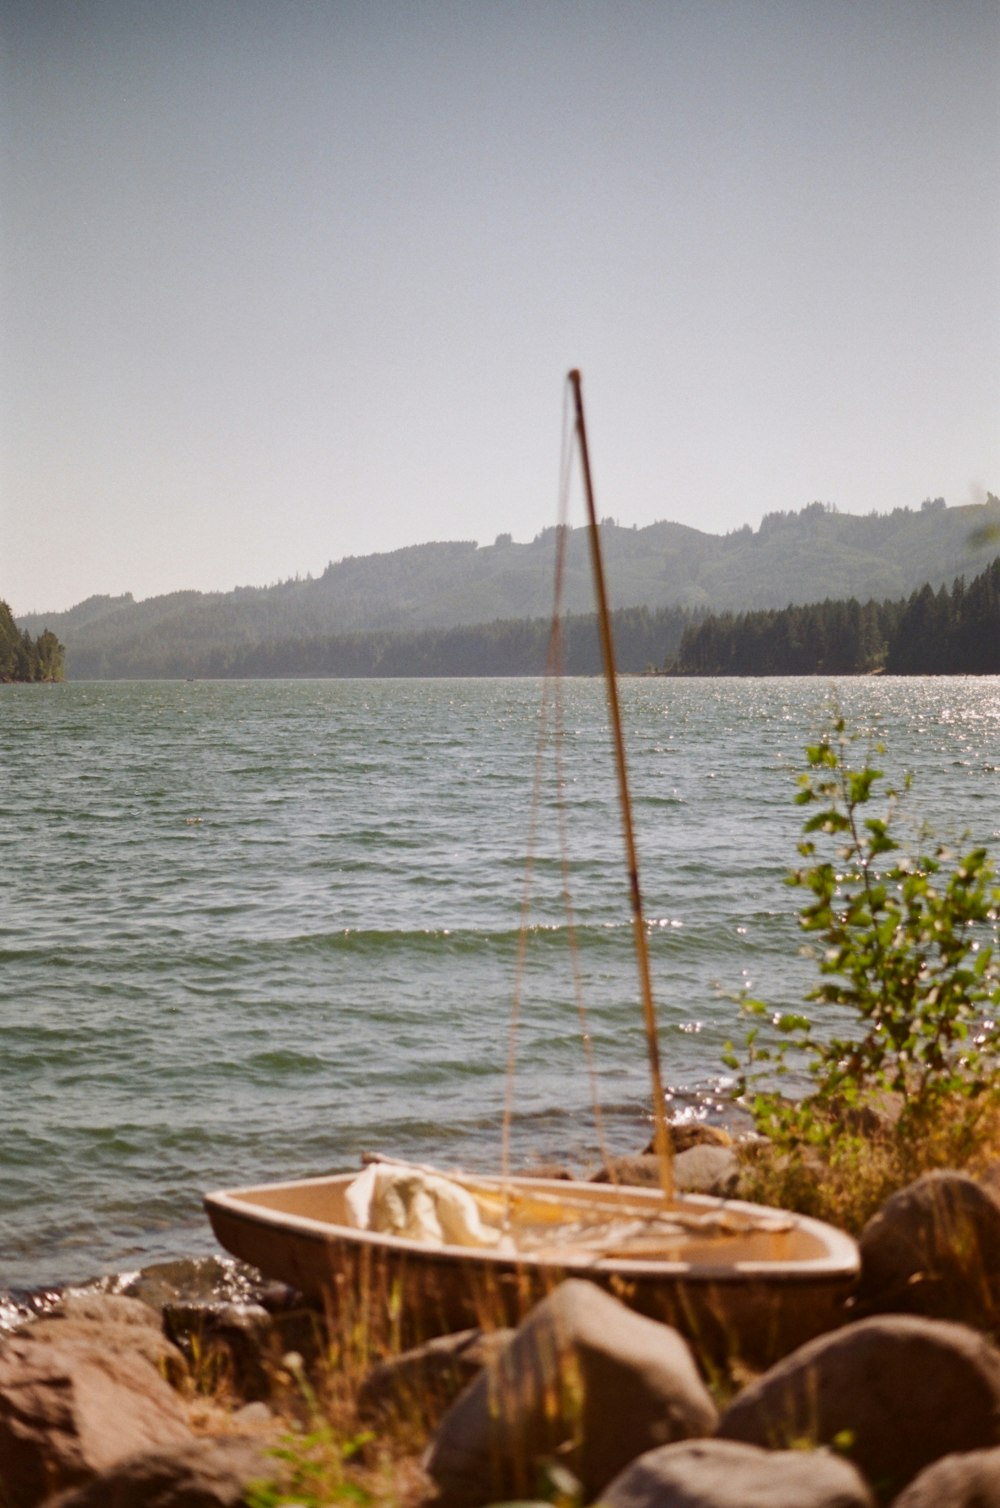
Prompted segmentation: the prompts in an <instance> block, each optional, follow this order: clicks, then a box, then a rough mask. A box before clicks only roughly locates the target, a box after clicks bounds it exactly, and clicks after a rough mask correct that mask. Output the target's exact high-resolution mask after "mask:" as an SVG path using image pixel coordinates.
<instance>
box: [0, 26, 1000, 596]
mask: <svg viewBox="0 0 1000 1508" xmlns="http://www.w3.org/2000/svg"><path fill="white" fill-rule="evenodd" d="M0 45H2V54H3V74H2V77H0V136H2V148H0V152H2V159H0V173H2V176H0V220H2V237H3V240H2V302H3V309H2V313H3V334H2V349H3V363H2V371H0V381H2V386H0V420H2V461H0V465H2V471H0V484H2V504H0V507H2V513H0V597H5V598H7V599H8V600H9V602H10V604H11V606H12V607H13V609H14V612H15V614H16V613H18V612H27V611H30V610H36V609H37V610H44V609H59V608H65V607H68V606H70V605H72V604H73V603H76V602H78V601H80V600H82V599H83V598H85V597H87V596H89V595H91V594H92V593H96V592H110V593H119V592H124V591H131V592H133V593H134V594H135V596H136V597H147V596H150V595H153V594H156V593H160V592H166V591H171V590H174V589H177V588H181V587H197V588H201V589H204V590H208V589H213V588H215V589H227V590H228V589H229V588H231V587H233V586H235V585H265V584H267V583H270V582H273V581H276V580H279V579H283V578H285V577H288V576H293V575H295V574H297V573H301V574H302V575H305V574H307V573H308V572H312V573H313V574H318V573H319V572H320V571H322V570H323V568H324V567H325V566H326V564H327V562H328V561H330V560H336V559H340V558H341V557H342V556H344V555H360V554H368V553H370V552H372V551H379V550H389V549H394V548H397V547H398V546H401V545H406V544H414V543H420V542H423V541H426V540H432V539H476V540H478V541H479V542H480V543H492V541H493V539H494V537H495V536H496V534H498V533H499V532H501V531H509V532H511V533H513V535H514V538H515V539H530V538H532V537H533V536H534V535H535V534H536V533H537V532H538V531H539V530H540V529H542V528H544V527H546V526H547V525H549V524H551V523H553V522H554V521H555V517H556V488H557V481H558V467H559V446H560V438H561V417H562V403H563V379H564V376H565V373H566V370H567V369H568V368H569V367H570V366H579V367H581V368H582V370H583V374H584V384H585V393H586V398H587V404H588V414H589V420H590V427H591V445H592V453H593V464H594V471H595V480H596V483H597V489H598V503H599V507H600V511H601V512H602V514H611V515H613V516H614V517H616V518H617V519H618V520H619V521H620V522H622V523H627V524H632V523H637V524H640V525H642V524H646V523H650V522H652V521H653V520H655V519H660V518H670V519H678V520H681V521H682V522H685V523H690V524H693V525H696V526H697V527H699V528H703V529H707V530H710V531H712V532H715V533H722V532H725V531H726V530H727V529H732V528H736V527H738V526H740V525H741V524H744V523H751V524H753V525H755V526H756V524H757V523H758V522H759V521H760V518H761V516H762V515H763V514H764V513H766V512H769V511H773V510H775V509H794V508H800V507H802V506H804V505H805V504H806V503H809V502H811V501H813V500H815V499H821V500H823V501H826V502H832V503H835V504H836V505H837V506H838V507H839V508H841V509H842V510H843V511H845V512H855V513H865V512H868V511H870V510H871V509H878V510H879V511H886V510H889V509H892V508H894V507H897V506H911V507H916V506H919V504H920V502H921V501H922V500H923V499H924V498H925V497H928V496H938V495H943V496H944V497H945V498H946V499H947V501H948V502H949V503H951V504H956V503H967V502H973V501H981V500H982V498H983V496H984V493H985V490H986V489H989V490H991V491H995V492H996V491H1000V3H998V0H929V3H924V0H357V3H355V0H0Z"/></svg>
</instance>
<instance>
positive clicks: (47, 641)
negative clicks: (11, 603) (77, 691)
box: [0, 601, 65, 684]
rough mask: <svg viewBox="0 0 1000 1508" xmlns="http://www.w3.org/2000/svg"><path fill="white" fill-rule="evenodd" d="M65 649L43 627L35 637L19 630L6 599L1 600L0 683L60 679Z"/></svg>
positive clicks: (62, 674) (52, 634) (62, 676)
mask: <svg viewBox="0 0 1000 1508" xmlns="http://www.w3.org/2000/svg"><path fill="white" fill-rule="evenodd" d="M64 656H65V650H64V648H63V646H62V645H61V644H60V643H59V640H58V639H57V638H56V636H55V634H54V633H52V632H51V631H50V630H49V629H44V630H43V631H42V633H40V634H39V636H38V638H37V639H33V638H32V637H31V635H30V634H29V633H27V632H24V633H22V632H20V631H19V629H18V627H17V624H16V623H15V622H14V618H13V615H12V614H11V610H10V608H9V607H8V606H7V603H6V602H2V601H0V683H3V684H10V683H11V682H15V681H27V682H37V681H62V680H64V679H65V671H64Z"/></svg>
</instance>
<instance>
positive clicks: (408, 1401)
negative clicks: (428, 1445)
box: [358, 1330, 514, 1427]
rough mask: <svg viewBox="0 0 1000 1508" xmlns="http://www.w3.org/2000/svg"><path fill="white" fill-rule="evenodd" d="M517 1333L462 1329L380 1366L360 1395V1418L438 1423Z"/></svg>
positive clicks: (435, 1338) (370, 1372)
mask: <svg viewBox="0 0 1000 1508" xmlns="http://www.w3.org/2000/svg"><path fill="white" fill-rule="evenodd" d="M513 1334H514V1332H513V1330H491V1331H486V1330H460V1331H459V1332H458V1333H457V1334H455V1335H438V1336H435V1337H434V1338H433V1339H432V1340H429V1341H427V1342H426V1343H425V1344H424V1345H422V1346H416V1347H414V1348H413V1350H411V1351H404V1352H402V1353H401V1354H400V1355H399V1356H391V1357H389V1358H388V1359H387V1360H386V1361H381V1362H379V1363H378V1364H377V1365H376V1366H374V1367H372V1368H371V1370H370V1371H369V1372H368V1374H367V1376H366V1377H365V1379H364V1381H363V1382H362V1384H361V1387H360V1389H359V1391H358V1412H359V1414H360V1416H361V1418H362V1419H365V1420H368V1421H370V1422H373V1423H375V1422H377V1421H378V1420H380V1419H385V1418H388V1417H392V1416H396V1417H400V1416H402V1417H410V1418H412V1419H414V1420H415V1421H419V1422H420V1423H421V1424H422V1425H424V1426H425V1427H426V1426H427V1425H434V1424H436V1423H437V1422H438V1421H439V1419H440V1418H441V1415H442V1414H443V1413H444V1411H445V1409H447V1408H448V1407H449V1406H450V1405H451V1404H452V1403H453V1402H454V1401H455V1399H456V1398H457V1396H458V1394H459V1393H460V1392H461V1391H462V1389H463V1388H465V1387H467V1386H468V1384H469V1383H470V1382H472V1380H473V1379H474V1378H475V1377H476V1376H477V1374H478V1373H479V1372H481V1371H482V1369H483V1367H484V1366H486V1365H487V1363H488V1362H490V1361H491V1360H493V1359H495V1358H496V1356H497V1355H498V1354H499V1352H500V1351H501V1350H502V1349H503V1348H504V1346H506V1345H508V1344H509V1343H510V1341H511V1339H512V1337H513Z"/></svg>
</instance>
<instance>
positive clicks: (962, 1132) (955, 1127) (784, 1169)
mask: <svg viewBox="0 0 1000 1508" xmlns="http://www.w3.org/2000/svg"><path fill="white" fill-rule="evenodd" d="M817 1123H818V1112H817ZM818 1124H819V1123H818ZM819 1129H821V1130H822V1129H824V1128H823V1127H822V1126H821V1125H820V1126H819ZM827 1130H828V1133H829V1134H826V1135H824V1136H822V1137H821V1139H820V1140H819V1141H818V1142H815V1143H810V1142H803V1143H801V1144H799V1145H798V1146H791V1147H788V1148H786V1149H782V1150H778V1149H777V1148H776V1147H774V1146H771V1145H770V1144H768V1143H766V1142H765V1143H755V1144H752V1145H751V1146H750V1147H749V1148H748V1149H747V1150H746V1152H745V1153H744V1156H745V1166H744V1170H743V1174H742V1177H741V1181H740V1194H741V1197H743V1198H746V1199H750V1200H753V1201H755V1202H757V1203H760V1204H770V1205H775V1206H777V1207H778V1208H780V1209H788V1210H794V1211H796V1212H798V1213H800V1214H803V1215H812V1216H814V1217H815V1218H816V1219H819V1220H825V1221H827V1222H828V1223H829V1224H830V1225H835V1226H838V1227H839V1228H840V1229H842V1230H846V1231H848V1232H850V1234H851V1235H854V1236H857V1235H860V1233H861V1231H862V1230H863V1228H864V1226H865V1225H866V1224H867V1222H868V1221H869V1220H870V1219H871V1217H872V1215H874V1214H875V1212H876V1211H877V1210H878V1209H879V1208H880V1206H881V1205H883V1204H884V1203H885V1201H886V1200H887V1199H888V1198H889V1197H890V1195H892V1194H894V1193H895V1192H896V1190H897V1189H900V1188H903V1187H905V1186H906V1184H908V1183H912V1181H913V1180H914V1179H915V1178H918V1177H919V1176H920V1175H921V1174H922V1173H929V1172H933V1171H935V1170H936V1169H940V1168H951V1169H955V1170H956V1171H963V1172H967V1173H969V1174H971V1175H972V1176H974V1177H975V1176H980V1175H981V1174H983V1173H984V1172H986V1170H987V1169H988V1168H990V1167H991V1166H992V1165H994V1164H996V1163H997V1162H998V1160H1000V1101H998V1100H997V1098H996V1096H989V1097H983V1098H982V1099H981V1100H980V1101H979V1102H971V1101H970V1100H969V1099H967V1098H966V1097H964V1096H961V1097H956V1099H955V1100H954V1101H945V1102H943V1103H942V1104H941V1105H940V1106H939V1107H938V1109H937V1112H936V1113H935V1115H934V1116H933V1118H931V1119H928V1120H925V1121H923V1122H918V1121H913V1120H910V1121H905V1120H904V1121H900V1120H899V1119H898V1118H896V1119H893V1118H892V1117H891V1116H885V1115H877V1114H876V1115H873V1116H872V1117H871V1119H870V1121H869V1122H868V1123H867V1124H862V1125H861V1126H860V1127H859V1126H856V1125H854V1124H852V1119H851V1117H850V1116H847V1117H843V1116H841V1117H840V1118H839V1123H838V1122H835V1121H831V1122H830V1123H829V1126H828V1128H827Z"/></svg>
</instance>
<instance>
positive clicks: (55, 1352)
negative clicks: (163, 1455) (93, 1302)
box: [0, 1321, 191, 1508]
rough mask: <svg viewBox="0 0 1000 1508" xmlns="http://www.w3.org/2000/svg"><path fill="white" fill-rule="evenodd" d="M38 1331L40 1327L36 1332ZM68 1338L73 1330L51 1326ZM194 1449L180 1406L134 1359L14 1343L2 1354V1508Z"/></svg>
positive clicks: (82, 1343) (78, 1347)
mask: <svg viewBox="0 0 1000 1508" xmlns="http://www.w3.org/2000/svg"><path fill="white" fill-rule="evenodd" d="M39 1323H41V1322H39ZM52 1323H53V1325H56V1324H63V1325H65V1326H66V1328H67V1330H68V1331H70V1332H71V1331H72V1326H71V1322H70V1321H53V1322H52ZM190 1439H191V1431H190V1430H189V1428H188V1426H187V1423H186V1420H185V1417H184V1413H183V1410H182V1408H181V1404H180V1401H179V1400H178V1398H177V1396H176V1394H175V1393H174V1392H173V1390H172V1389H171V1388H170V1386H169V1384H168V1383H167V1382H166V1381H165V1380H164V1378H163V1377H162V1376H161V1374H160V1372H159V1371H158V1370H157V1368H156V1366H154V1365H153V1364H152V1363H151V1362H150V1361H148V1360H146V1359H145V1357H143V1356H142V1355H141V1354H139V1352H137V1351H127V1350H121V1351H115V1350H111V1349H108V1348H106V1347H105V1346H103V1345H101V1344H98V1343H97V1342H95V1341H93V1340H90V1339H80V1338H76V1339H74V1338H73V1337H72V1333H70V1334H69V1335H67V1336H66V1337H64V1338H56V1337H51V1336H50V1337H49V1338H47V1339H43V1340H36V1339H33V1338H32V1334H31V1331H30V1329H29V1330H28V1331H27V1332H23V1333H20V1334H16V1335H13V1336H12V1337H10V1339H8V1340H7V1341H6V1342H5V1343H4V1345H3V1347H2V1349H0V1502H3V1503H4V1505H5V1508H32V1505H34V1504H35V1503H39V1502H41V1501H42V1500H43V1499H45V1498H47V1497H49V1496H50V1495H51V1494H52V1493H53V1492H56V1491H57V1490H59V1489H60V1488H63V1487H69V1486H72V1485H75V1484H77V1483H82V1482H84V1481H86V1480H87V1479H88V1478H90V1477H92V1476H94V1475H96V1474H97V1473H99V1472H102V1471H105V1470H107V1468H108V1467H110V1466H112V1465H113V1464H114V1463H115V1462H117V1461H119V1460H121V1459H122V1458H123V1457H124V1456H127V1455H131V1454H132V1453H133V1452H134V1451H139V1450H148V1449H150V1448H152V1447H154V1446H160V1445H179V1444H183V1443H184V1442H186V1441H188V1440H190Z"/></svg>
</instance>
